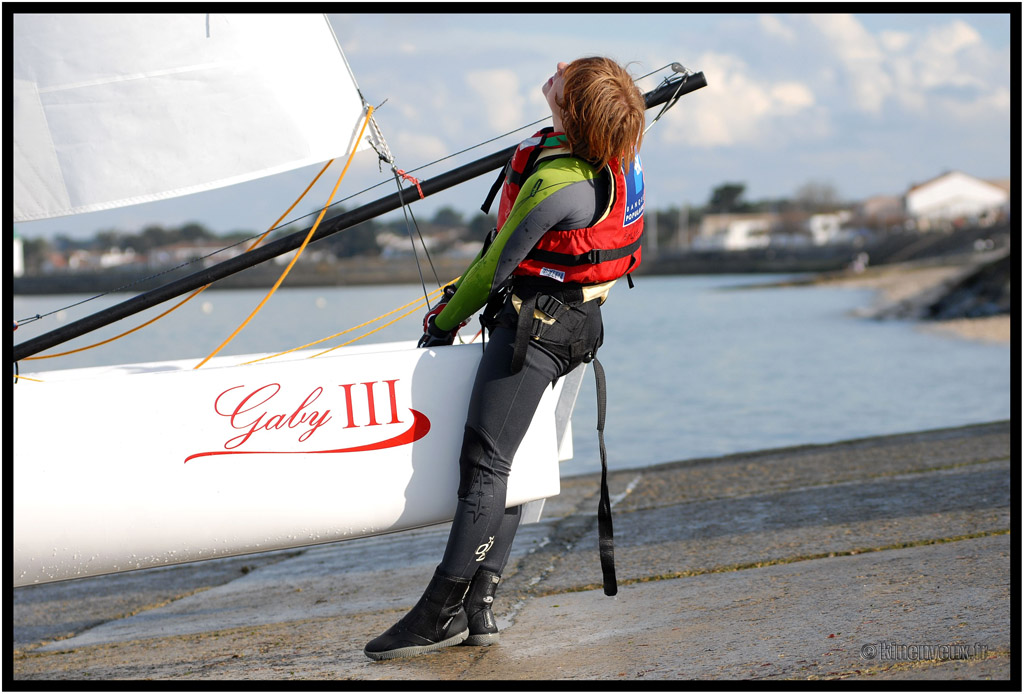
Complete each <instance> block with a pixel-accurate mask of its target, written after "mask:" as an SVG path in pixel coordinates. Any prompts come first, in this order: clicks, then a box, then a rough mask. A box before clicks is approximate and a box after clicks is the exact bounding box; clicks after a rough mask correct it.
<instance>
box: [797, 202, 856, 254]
mask: <svg viewBox="0 0 1024 694" xmlns="http://www.w3.org/2000/svg"><path fill="white" fill-rule="evenodd" d="M852 217H853V214H852V213H851V212H849V211H847V210H841V211H839V212H829V213H827V214H812V215H811V216H810V217H808V218H807V230H808V231H810V232H811V239H812V240H813V241H814V245H816V246H824V245H825V244H827V243H838V242H840V241H846V240H848V239H847V235H846V234H845V233H844V232H843V225H845V224H846V223H847V222H849V221H850V219H851V218H852Z"/></svg>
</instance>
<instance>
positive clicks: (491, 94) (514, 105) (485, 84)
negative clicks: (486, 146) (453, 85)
mask: <svg viewBox="0 0 1024 694" xmlns="http://www.w3.org/2000/svg"><path fill="white" fill-rule="evenodd" d="M466 84H467V85H468V86H469V88H470V89H471V90H473V92H474V93H476V95H477V96H479V97H480V104H481V105H482V107H483V112H484V114H485V117H486V119H487V124H488V126H490V127H491V128H492V129H493V130H495V131H498V132H504V131H507V130H512V129H514V128H518V127H519V126H521V125H522V124H523V122H524V121H525V120H526V116H525V115H524V108H523V106H524V104H525V103H526V100H525V99H524V98H523V95H522V93H521V89H520V85H519V76H518V75H517V74H516V73H515V72H513V71H512V70H507V69H497V70H474V71H472V72H468V73H466Z"/></svg>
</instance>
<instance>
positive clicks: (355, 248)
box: [22, 182, 843, 272]
mask: <svg viewBox="0 0 1024 694" xmlns="http://www.w3.org/2000/svg"><path fill="white" fill-rule="evenodd" d="M745 193H746V185H745V184H744V183H740V182H725V183H722V184H721V185H718V186H716V187H715V188H713V189H712V191H711V194H710V196H709V198H708V201H707V203H706V204H704V205H701V206H689V205H687V206H685V207H669V208H667V209H661V210H648V211H647V213H646V214H647V218H648V227H649V228H653V230H654V233H656V234H657V236H658V238H657V240H656V242H657V243H659V244H662V245H668V244H671V243H673V242H674V241H675V240H676V239H678V238H679V236H678V235H679V233H680V230H681V229H683V228H688V229H697V228H699V226H700V222H701V219H702V218H703V216H704V215H706V214H724V213H756V212H779V213H794V212H799V213H815V212H829V211H834V210H836V209H839V208H840V207H841V206H842V204H843V203H842V201H841V200H840V199H839V196H838V194H837V193H836V191H835V189H834V188H832V186H830V185H828V184H822V183H813V182H812V183H807V184H806V185H804V186H802V187H801V188H800V189H798V190H797V192H796V194H795V195H794V196H793V197H792V198H780V199H765V200H759V201H748V200H746V199H745V197H744V195H745ZM343 212H345V208H344V207H339V208H337V209H334V210H332V211H331V216H334V215H337V214H341V213H343ZM316 213H319V210H317V211H316V212H315V213H311V214H310V215H308V216H306V217H303V218H302V219H299V220H296V221H293V222H291V223H289V224H288V225H286V226H284V227H281V228H279V229H277V230H275V231H274V232H273V234H272V236H271V238H277V237H279V236H282V235H287V234H291V233H294V232H296V231H300V230H303V229H307V228H308V227H309V226H310V225H311V224H312V223H313V220H314V219H315V214H316ZM496 224H497V218H496V216H495V215H494V214H489V215H485V214H483V213H482V212H477V213H475V214H474V215H472V216H471V217H469V218H468V219H467V218H466V217H465V215H463V213H461V212H459V211H458V210H456V209H454V208H452V207H450V206H445V207H441V208H439V209H438V210H437V211H436V212H435V213H434V215H433V216H432V217H431V218H430V219H429V220H425V221H419V220H417V226H418V227H419V229H420V232H421V233H422V234H423V235H424V236H428V237H429V236H436V235H439V234H444V235H445V237H446V240H447V241H449V242H454V241H460V240H476V241H479V240H482V239H483V238H484V236H485V235H486V234H487V232H489V231H490V230H491V229H492V228H494V226H495V225H496ZM386 232H391V233H393V234H398V235H403V236H405V235H407V234H408V228H407V222H406V220H405V218H404V217H403V216H398V217H396V218H394V219H391V220H380V219H371V220H368V221H365V222H362V223H360V224H358V225H356V226H354V227H351V228H349V229H346V230H345V231H343V232H340V233H337V234H334V235H332V236H329V237H327V238H326V239H323V240H322V241H320V242H318V244H317V246H318V247H319V248H322V249H325V250H328V251H330V252H331V253H333V254H334V255H335V256H337V257H339V258H349V257H355V256H375V255H378V254H379V253H380V252H381V247H380V245H379V243H378V236H380V235H381V234H382V233H386ZM258 236H259V233H257V232H251V231H231V232H227V233H217V232H214V231H212V230H210V229H208V228H207V227H205V226H203V225H202V224H199V223H198V222H189V223H187V224H183V225H181V226H177V227H164V226H160V225H150V226H147V227H145V228H144V229H142V230H140V231H137V232H130V231H121V230H117V229H104V230H100V231H98V232H96V234H95V235H94V236H93V237H91V238H88V239H72V238H70V237H68V236H66V235H63V234H57V235H56V236H55V237H54V238H53V239H52V240H49V239H42V238H37V239H23V240H22V242H23V252H24V257H25V267H26V269H28V270H29V271H30V272H31V271H33V270H35V269H38V268H39V267H40V265H41V263H42V260H43V258H45V257H47V256H48V255H50V254H52V253H54V252H56V253H60V254H62V255H65V256H66V255H68V254H70V253H72V252H74V251H78V250H83V251H92V252H104V251H107V250H110V249H112V248H117V249H120V250H122V251H127V250H128V249H131V250H132V251H134V252H135V253H136V254H140V255H146V254H148V253H150V252H152V251H153V250H155V249H157V248H160V247H162V246H168V245H171V244H175V243H182V242H193V243H195V242H216V243H219V244H222V245H223V246H230V245H233V244H237V243H244V242H246V241H248V240H250V239H252V240H254V239H256V238H258ZM691 236H692V233H691Z"/></svg>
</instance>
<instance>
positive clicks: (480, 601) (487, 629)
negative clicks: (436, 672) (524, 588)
mask: <svg viewBox="0 0 1024 694" xmlns="http://www.w3.org/2000/svg"><path fill="white" fill-rule="evenodd" d="M500 580H501V576H499V575H498V574H496V573H493V572H491V571H485V570H484V569H480V570H479V571H477V572H476V575H475V576H473V582H472V583H470V585H469V592H468V593H466V599H465V600H463V601H462V604H463V605H464V606H465V608H466V616H467V617H468V618H469V636H468V637H467V638H466V640H465V641H463V642H462V645H463V646H489V645H491V644H492V643H497V642H498V623H497V622H495V621H494V612H492V611H491V605H492V604H493V603H494V591H496V590H497V589H498V581H500Z"/></svg>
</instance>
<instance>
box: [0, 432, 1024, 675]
mask: <svg viewBox="0 0 1024 694" xmlns="http://www.w3.org/2000/svg"><path fill="white" fill-rule="evenodd" d="M1010 441H1011V424H1010V423H1009V422H997V423H993V424H986V425H978V426H972V427H963V428H957V429H948V430H939V431H931V432H921V433H915V434H907V435H902V436H887V437H878V438H872V439H863V440H858V441H850V442H842V443H837V444H832V445H829V446H806V447H798V448H790V449H784V450H776V451H766V452H761V453H750V454H742V455H735V456H728V457H724V458H715V459H706V460H696V461H685V462H681V463H675V464H667V465H662V466H658V467H654V468H645V469H641V470H628V471H620V472H616V473H614V474H613V475H611V479H610V485H611V489H612V494H613V498H614V499H615V535H616V569H617V575H618V579H619V586H620V588H619V593H618V595H617V596H616V597H614V598H610V597H607V596H605V595H604V594H603V592H602V590H601V589H600V582H601V573H600V565H599V561H598V556H597V549H596V546H597V530H596V518H595V512H596V505H597V491H598V485H597V478H596V476H594V475H587V476H581V477H574V478H569V479H566V480H563V490H562V494H560V495H559V496H558V497H556V498H555V499H551V500H549V501H548V503H547V506H546V508H545V513H544V518H543V520H542V521H541V522H540V523H537V524H531V525H525V526H523V527H522V529H521V531H520V534H519V536H518V537H517V540H516V545H515V547H514V548H513V555H512V558H511V560H510V563H509V567H508V569H507V571H506V574H505V577H504V580H503V582H502V585H501V587H500V588H499V593H498V598H497V601H496V603H495V613H496V615H497V616H498V624H499V627H501V629H502V634H501V641H500V643H499V644H497V645H495V646H490V647H486V648H475V647H457V648H449V649H446V650H444V651H441V652H438V653H434V654H428V655H425V656H420V657H417V658H409V659H402V660H398V661H388V662H380V663H377V662H371V661H369V660H367V659H366V658H365V656H363V655H362V647H363V645H365V643H366V642H367V641H368V640H370V639H371V638H373V637H374V636H376V635H377V634H379V633H380V632H381V631H383V630H384V629H386V628H387V627H388V626H390V625H391V624H392V623H393V622H394V621H395V620H396V619H398V618H399V617H400V616H401V615H402V614H403V613H404V612H405V611H406V610H408V609H409V608H410V607H411V606H412V604H413V603H414V602H415V600H416V599H417V598H418V597H419V594H420V592H421V591H422V588H423V586H424V585H425V584H426V582H427V581H428V580H429V577H430V574H431V573H432V571H433V567H434V565H435V564H436V562H437V561H438V560H439V558H440V556H441V553H442V551H443V548H444V543H445V540H446V538H447V527H445V526H439V527H435V528H426V529H422V530H417V531H411V532H406V533H399V534H396V535H392V536H384V537H377V538H368V539H363V540H354V541H350V542H343V543H337V544H332V545H323V546H318V547H311V548H307V549H305V550H299V551H289V552H276V553H267V554H262V555H252V556H249V557H239V558H234V559H227V560H215V561H210V562H204V563H199V564H191V565H185V566H178V567H169V568H164V569H159V570H150V571H140V572H134V573H128V574H119V575H112V576H105V577H96V578H89V579H82V580H77V581H69V582H64V583H56V584H48V585H40V586H32V587H27V588H20V589H16V590H15V591H14V601H13V614H14V618H13V621H14V643H13V649H14V652H13V677H14V678H15V680H29V679H75V680H78V679H90V680H91V679H97V680H112V679H160V680H163V679H168V680H175V679H199V680H216V679H353V680H367V681H368V680H392V679H394V680H467V679H468V680H473V679H496V680H534V679H537V680H550V679H565V680H605V681H614V682H623V683H627V682H633V683H636V682H640V681H659V680H675V679H729V680H746V679H763V678H769V679H832V678H843V679H846V678H852V679H865V680H868V679H885V680H890V679H891V680H903V679H921V680H933V679H967V680H985V679H1000V680H1008V679H1010V678H1011V676H1012V677H1015V678H1017V677H1019V667H1017V666H1014V665H1012V664H1011V657H1012V652H1011V647H1010V633H1011V630H1010V590H1011V588H1010V566H1011V564H1010V554H1011V551H1012V550H1013V549H1016V546H1015V545H1014V544H1013V541H1012V535H1011V534H1010V530H1011V527H1012V524H1011V519H1010V507H1011V492H1010V484H1011V465H1018V464H1019V463H1016V462H1013V463H1011V443H1010ZM1018 682H1019V680H1018ZM624 686H628V685H624Z"/></svg>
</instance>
